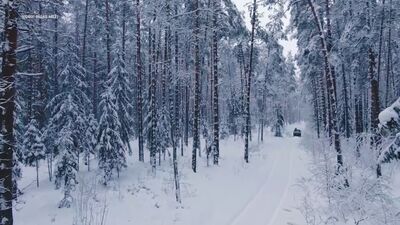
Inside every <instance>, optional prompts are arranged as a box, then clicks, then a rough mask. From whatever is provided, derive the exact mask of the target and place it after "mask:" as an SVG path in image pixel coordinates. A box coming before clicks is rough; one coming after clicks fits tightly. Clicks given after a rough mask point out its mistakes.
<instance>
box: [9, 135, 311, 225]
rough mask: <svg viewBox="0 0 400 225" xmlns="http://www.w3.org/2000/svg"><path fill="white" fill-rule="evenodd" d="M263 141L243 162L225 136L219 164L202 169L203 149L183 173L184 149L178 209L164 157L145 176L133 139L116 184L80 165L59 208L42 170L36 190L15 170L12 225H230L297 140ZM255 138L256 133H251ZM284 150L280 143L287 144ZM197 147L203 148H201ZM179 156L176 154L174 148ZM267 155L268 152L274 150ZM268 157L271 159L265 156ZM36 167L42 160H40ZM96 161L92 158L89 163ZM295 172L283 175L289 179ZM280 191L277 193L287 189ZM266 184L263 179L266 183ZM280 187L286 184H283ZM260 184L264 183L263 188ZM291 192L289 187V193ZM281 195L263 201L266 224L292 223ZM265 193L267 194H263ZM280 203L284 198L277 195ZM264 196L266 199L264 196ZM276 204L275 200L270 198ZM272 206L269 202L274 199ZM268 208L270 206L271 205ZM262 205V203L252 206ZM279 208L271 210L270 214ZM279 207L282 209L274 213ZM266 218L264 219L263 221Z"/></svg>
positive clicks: (290, 206)
mask: <svg viewBox="0 0 400 225" xmlns="http://www.w3.org/2000/svg"><path fill="white" fill-rule="evenodd" d="M292 130H293V127H289V128H288V129H287V135H288V136H291V132H292ZM265 136H266V139H265V141H264V143H258V141H257V140H253V141H252V142H251V148H250V150H251V154H250V156H251V157H250V164H246V163H244V161H243V146H244V144H243V141H242V140H241V139H240V138H239V139H237V140H234V139H233V138H228V139H226V140H222V141H221V160H220V165H219V166H207V161H206V157H205V154H204V152H202V157H201V158H200V160H199V161H198V172H197V173H196V174H194V173H193V172H192V171H191V169H190V168H191V158H190V157H191V152H190V151H191V148H190V146H191V143H189V147H188V148H187V149H184V157H179V169H180V172H181V176H180V183H181V195H182V201H183V202H182V204H177V203H176V202H175V197H174V196H175V194H174V191H175V190H174V183H173V170H172V166H171V160H170V157H168V156H167V159H166V160H165V161H161V166H158V168H157V171H156V174H153V173H152V172H151V168H150V166H149V163H147V161H148V159H147V155H146V163H139V162H138V161H137V158H136V153H137V151H136V148H135V147H136V145H137V143H136V142H132V143H131V144H132V147H133V150H134V151H133V156H130V157H128V167H127V169H126V170H124V171H123V172H122V173H121V176H120V178H119V179H117V178H115V179H114V180H112V182H110V183H109V186H108V187H105V186H103V185H102V184H101V178H102V177H101V174H100V173H99V172H98V170H97V169H96V168H92V169H91V171H90V172H88V171H87V168H86V167H85V166H84V164H81V167H80V172H79V184H77V186H76V188H75V190H74V194H73V198H74V199H73V200H74V201H73V204H72V206H71V208H62V209H59V208H58V207H57V206H58V202H59V201H60V199H61V198H62V197H63V194H62V191H61V190H55V189H54V185H53V184H52V183H51V182H50V181H48V180H47V171H46V170H45V166H44V165H41V167H40V178H41V180H40V188H36V186H35V182H34V179H35V170H34V169H33V168H23V176H24V177H23V178H22V180H21V183H20V187H21V189H22V191H23V192H24V194H23V195H21V196H20V197H19V200H18V203H17V205H16V208H15V224H16V225H25V224H30V225H50V224H58V225H71V224H74V225H113V224H117V225H125V224H138V225H158V224H160V225H161V224H178V225H179V224H181V225H189V224H190V225H200V224H208V225H214V224H215V225H225V224H230V223H231V222H232V221H234V220H235V218H236V217H237V216H238V215H239V214H240V213H241V212H242V211H243V209H244V208H245V207H246V206H248V205H249V204H250V202H251V201H252V200H253V199H254V196H256V195H257V194H258V193H259V192H260V188H261V187H264V186H266V185H265V184H266V183H267V184H268V182H269V183H271V182H275V181H272V180H267V174H268V173H269V172H270V170H271V168H272V167H273V165H277V166H276V168H274V171H279V170H280V167H283V166H284V165H285V164H279V163H275V164H274V163H273V161H274V160H275V159H278V158H277V157H279V159H281V158H285V156H286V153H281V155H277V154H276V153H279V152H280V151H284V150H286V149H287V148H288V147H286V146H290V148H291V150H290V152H295V151H297V149H295V148H296V147H297V145H298V139H294V138H291V137H287V138H275V137H272V136H273V135H272V134H270V133H268V134H266V135H265ZM255 137H256V136H255ZM288 142H290V143H289V144H290V145H289V144H288V145H285V144H284V143H288ZM202 146H204V144H203V145H202ZM179 152H180V150H179ZM274 152H275V153H274ZM271 154H273V155H271ZM296 156H297V155H294V156H293V162H295V164H294V165H293V166H301V167H304V168H298V169H296V168H295V169H294V171H296V172H298V171H302V170H303V169H304V170H305V166H303V165H300V164H302V162H303V161H302V160H299V159H296V158H295V157H296ZM42 164H43V162H42ZM95 164H97V163H96V162H95V161H93V162H92V163H91V165H92V167H93V165H95ZM296 175H297V174H290V176H291V177H292V176H293V181H295V179H296ZM284 179H285V182H286V179H287V183H288V184H287V186H284V187H278V188H279V189H281V190H283V189H290V188H291V187H288V186H290V185H291V184H290V185H289V182H291V181H292V180H290V179H291V178H289V177H287V178H286V177H285V178H284ZM266 181H268V182H266ZM285 185H286V183H285ZM267 186H268V185H267ZM290 191H292V189H290V190H289V192H290ZM287 192H288V191H285V192H284V191H282V195H283V196H282V199H281V198H277V199H272V200H270V201H271V202H268V201H266V202H264V204H270V205H271V208H272V210H271V212H269V213H270V214H271V215H274V217H282V218H283V219H281V218H275V219H274V221H275V222H274V224H273V225H278V224H277V223H278V222H279V221H281V220H282V221H281V222H282V223H279V225H280V224H282V225H285V224H287V221H284V219H288V218H290V219H291V218H293V222H296V224H299V223H297V222H298V221H296V220H297V219H295V218H294V217H293V216H292V217H290V216H289V214H290V215H292V214H293V215H294V214H295V213H297V214H298V216H299V217H300V218H301V214H300V213H299V212H295V211H296V207H297V204H296V203H295V202H293V200H292V198H293V195H292V194H291V193H289V194H288V193H287ZM270 194H271V196H273V195H274V193H270ZM285 196H286V198H285V199H284V197H285ZM268 199H269V197H268ZM275 200H276V201H275ZM274 201H275V202H274ZM275 204H276V205H275ZM260 207H264V206H260ZM278 208H279V210H278ZM280 209H282V210H280ZM259 210H260V211H259V214H260V215H263V214H264V211H263V210H264V209H263V208H260V209H259ZM267 219H271V218H267Z"/></svg>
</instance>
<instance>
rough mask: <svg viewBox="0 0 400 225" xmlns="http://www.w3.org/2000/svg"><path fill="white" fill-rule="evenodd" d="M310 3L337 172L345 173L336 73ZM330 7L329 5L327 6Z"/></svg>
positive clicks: (346, 184) (319, 23) (313, 8)
mask: <svg viewBox="0 0 400 225" xmlns="http://www.w3.org/2000/svg"><path fill="white" fill-rule="evenodd" d="M308 5H309V6H310V8H311V12H312V14H313V17H314V20H315V23H316V25H317V29H318V32H319V36H320V41H321V47H322V53H323V56H324V63H325V71H326V72H325V75H326V76H327V77H326V80H327V90H328V99H329V101H330V107H329V109H330V111H331V116H330V122H329V123H331V128H333V130H332V131H333V134H332V135H333V144H334V147H335V150H336V160H337V173H338V174H343V173H344V168H343V165H344V163H343V155H342V150H341V146H340V144H341V143H340V135H339V130H338V123H337V106H336V94H335V93H336V85H334V82H335V79H334V73H333V72H332V66H331V65H330V63H329V51H328V47H329V46H328V44H327V41H326V38H325V35H324V32H323V29H322V23H321V20H320V19H319V17H318V13H317V11H316V9H315V6H314V3H313V2H312V1H311V0H308ZM327 8H329V6H327ZM344 185H345V186H348V185H349V184H348V181H347V178H345V180H344Z"/></svg>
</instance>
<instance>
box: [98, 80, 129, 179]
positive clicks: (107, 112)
mask: <svg viewBox="0 0 400 225" xmlns="http://www.w3.org/2000/svg"><path fill="white" fill-rule="evenodd" d="M100 110H101V113H102V114H101V117H100V122H99V139H98V145H97V152H98V160H99V168H100V169H101V170H103V184H104V185H107V184H108V182H109V181H110V180H111V178H112V175H113V171H114V170H116V171H117V175H118V176H119V172H120V170H121V169H122V168H124V167H126V158H125V152H126V151H125V149H126V145H125V143H124V142H123V140H122V138H121V134H120V131H121V123H120V121H119V119H118V105H117V103H116V97H115V95H114V94H113V90H111V88H107V89H106V90H105V92H104V93H103V94H102V95H101V102H100Z"/></svg>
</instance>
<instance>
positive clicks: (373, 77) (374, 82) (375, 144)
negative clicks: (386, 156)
mask: <svg viewBox="0 0 400 225" xmlns="http://www.w3.org/2000/svg"><path fill="white" fill-rule="evenodd" d="M368 55H369V57H368V58H369V62H368V63H369V79H370V82H371V83H370V85H371V111H370V113H371V132H372V137H371V148H372V149H373V150H376V151H379V145H380V136H379V134H378V124H379V118H378V117H379V113H380V107H379V82H378V77H377V74H375V65H376V63H375V53H374V52H373V50H372V48H370V49H369V52H368ZM376 175H377V177H380V176H382V171H381V166H380V164H379V163H378V164H377V168H376Z"/></svg>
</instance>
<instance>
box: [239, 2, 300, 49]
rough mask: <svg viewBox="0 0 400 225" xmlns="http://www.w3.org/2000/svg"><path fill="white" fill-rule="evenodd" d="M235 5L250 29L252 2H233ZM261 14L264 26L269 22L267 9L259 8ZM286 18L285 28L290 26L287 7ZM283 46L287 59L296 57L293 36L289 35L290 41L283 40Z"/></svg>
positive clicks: (295, 45) (295, 44)
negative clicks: (291, 56)
mask: <svg viewBox="0 0 400 225" xmlns="http://www.w3.org/2000/svg"><path fill="white" fill-rule="evenodd" d="M232 2H233V3H235V4H236V6H237V8H238V9H239V11H240V12H241V13H242V15H244V17H245V21H246V25H247V27H250V16H249V10H248V8H249V5H250V3H251V0H232ZM259 9H260V10H259V12H260V13H262V15H263V17H262V18H261V19H260V20H261V22H262V24H263V25H264V24H265V23H266V22H267V18H266V14H267V12H266V11H267V9H266V8H265V7H259ZM285 10H286V18H285V19H284V23H285V27H287V26H288V25H289V17H290V13H289V10H287V7H286V9H285ZM281 44H282V46H283V54H284V55H285V57H287V56H288V54H289V53H291V54H292V55H295V54H296V53H297V43H296V40H295V39H292V38H291V34H289V35H288V40H281Z"/></svg>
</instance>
